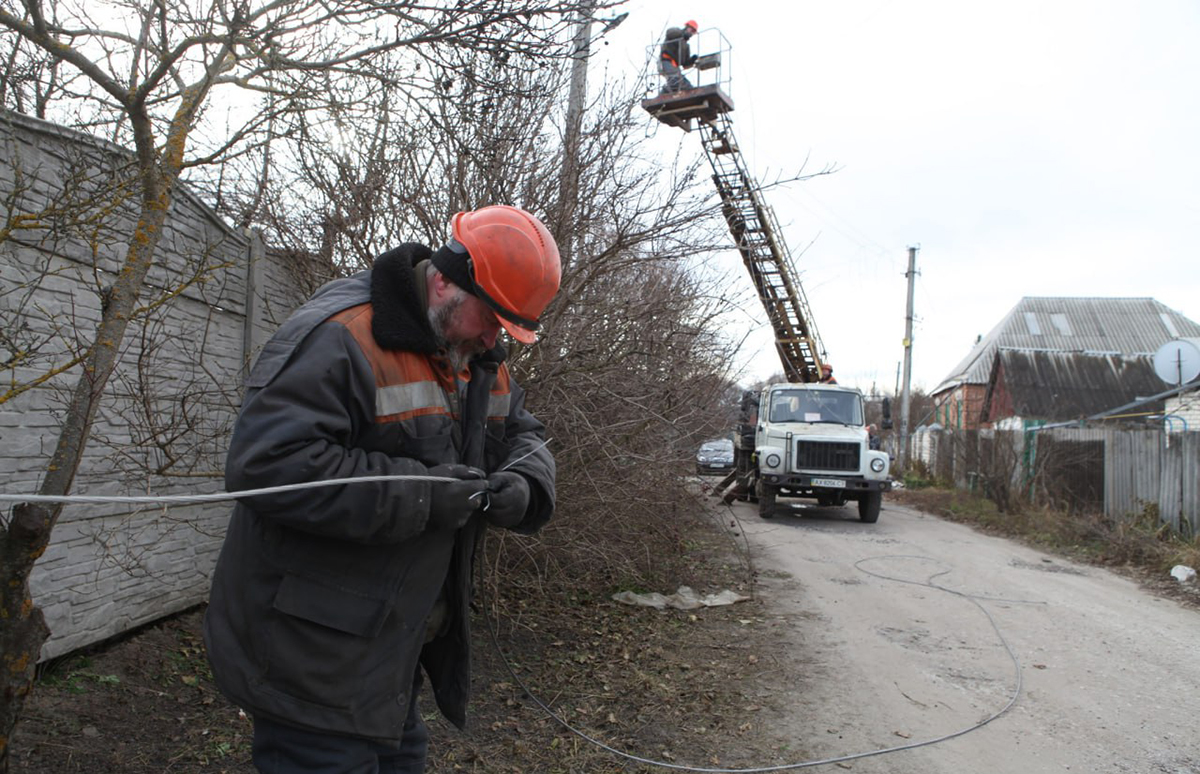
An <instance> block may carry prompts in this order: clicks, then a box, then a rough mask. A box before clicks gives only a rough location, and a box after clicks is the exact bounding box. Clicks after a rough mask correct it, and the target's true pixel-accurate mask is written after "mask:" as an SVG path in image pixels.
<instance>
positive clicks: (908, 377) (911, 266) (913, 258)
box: [899, 246, 921, 470]
mask: <svg viewBox="0 0 1200 774" xmlns="http://www.w3.org/2000/svg"><path fill="white" fill-rule="evenodd" d="M920 249H921V248H920V247H919V246H918V247H909V248H908V271H907V272H905V274H904V276H905V277H907V278H908V308H907V309H906V310H905V314H904V382H903V384H902V386H901V388H900V389H901V392H900V449H899V451H900V470H907V469H908V408H909V406H908V404H909V399H908V393H909V386H910V384H911V383H912V336H913V332H912V329H913V288H914V286H915V285H916V281H917V250H920Z"/></svg>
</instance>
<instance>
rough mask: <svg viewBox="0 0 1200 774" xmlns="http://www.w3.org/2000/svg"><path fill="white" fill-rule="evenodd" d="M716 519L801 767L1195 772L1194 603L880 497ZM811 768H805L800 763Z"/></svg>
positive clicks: (1199, 696)
mask: <svg viewBox="0 0 1200 774" xmlns="http://www.w3.org/2000/svg"><path fill="white" fill-rule="evenodd" d="M733 515H734V517H735V519H736V520H737V521H739V522H740V524H741V528H742V529H743V531H744V532H745V535H746V539H747V541H748V542H749V545H750V550H751V556H752V561H753V563H754V565H755V569H756V570H757V571H758V572H759V574H760V578H761V584H760V586H759V593H760V594H762V595H765V596H766V597H768V598H769V599H770V600H771V603H770V606H769V609H770V610H771V611H772V612H773V613H776V614H777V618H775V619H773V621H774V623H775V624H776V625H778V626H780V627H781V628H783V629H784V630H785V631H786V636H787V637H788V638H789V639H790V641H791V648H790V652H788V653H777V654H772V655H771V656H770V657H768V658H766V659H765V663H764V668H776V667H777V668H779V669H780V674H781V676H782V675H787V674H790V675H797V677H795V678H794V680H792V682H793V683H794V685H793V686H792V690H790V691H785V692H782V693H783V695H785V696H787V697H788V698H787V699H786V701H785V704H786V706H785V708H784V709H785V711H786V715H785V716H786V717H787V718H788V720H787V723H788V725H789V726H790V727H789V728H788V729H781V731H784V733H785V735H786V736H788V737H789V738H794V739H795V740H796V747H795V753H796V755H795V756H794V760H793V759H788V757H787V756H788V754H789V752H791V750H789V749H784V750H783V751H782V753H781V754H782V758H780V757H777V756H774V755H773V756H772V757H771V758H770V760H764V761H763V765H769V764H775V763H779V762H782V761H786V762H788V763H794V762H800V761H802V760H806V759H811V757H812V756H813V755H815V756H816V757H817V758H818V759H827V758H835V757H840V756H845V755H853V754H857V753H863V752H869V751H873V750H879V749H883V748H891V747H898V746H903V745H914V744H919V743H921V742H924V741H926V740H934V739H938V738H940V737H944V736H947V735H950V734H955V733H957V732H960V731H963V730H964V729H970V728H972V727H973V726H975V725H976V724H978V723H981V722H983V721H986V720H987V719H988V718H989V717H992V716H994V715H996V714H997V713H1001V712H1002V711H1003V710H1004V709H1005V707H1006V706H1008V705H1009V704H1010V702H1011V707H1010V708H1009V709H1008V710H1007V711H1006V712H1003V714H1000V716H999V717H996V718H995V719H994V720H992V721H991V722H988V723H986V724H985V725H983V726H982V727H980V728H977V729H975V730H970V731H968V732H967V733H964V734H962V735H960V736H956V737H954V738H951V739H947V740H945V741H940V742H936V743H934V744H929V745H922V746H919V747H916V748H915V749H909V750H904V751H898V752H893V753H887V754H883V755H878V756H871V757H865V758H858V759H853V760H848V761H841V762H836V763H828V764H825V765H822V766H819V767H816V770H820V771H837V770H850V771H858V772H880V773H881V774H882V773H883V772H888V774H964V773H966V772H988V773H994V774H1007V773H1009V772H1011V774H1037V773H1039V772H1054V773H1057V772H1064V771H1075V772H1122V773H1124V772H1129V773H1131V774H1133V773H1136V774H1157V773H1159V772H1166V773H1167V774H1183V773H1185V772H1186V773H1187V774H1200V612H1197V611H1195V610H1192V609H1189V608H1186V607H1183V606H1181V605H1179V604H1178V603H1176V602H1173V601H1170V600H1166V599H1162V598H1159V597H1156V596H1153V595H1151V594H1149V593H1147V592H1143V591H1142V590H1141V589H1139V587H1138V586H1137V585H1136V584H1135V583H1134V582H1132V581H1130V580H1127V579H1125V578H1122V577H1121V576H1119V575H1115V574H1113V573H1112V572H1109V571H1106V570H1103V569H1098V568H1095V567H1090V566H1086V565H1080V564H1075V563H1072V562H1070V561H1067V560H1064V559H1061V558H1058V557H1054V556H1051V555H1048V554H1043V553H1040V552H1038V551H1036V550H1033V549H1030V548H1026V547H1024V546H1022V545H1020V544H1018V543H1015V542H1012V541H1009V540H1006V539H1004V538H998V537H991V536H988V535H985V534H982V533H980V532H976V531H974V530H972V529H970V528H968V527H965V526H962V525H960V524H955V523H952V522H947V521H943V520H941V519H938V518H936V517H934V516H929V515H926V514H923V513H920V512H918V511H915V510H911V509H909V508H905V507H902V506H899V505H896V504H893V503H890V502H885V503H884V511H883V513H882V515H881V516H880V519H879V522H878V523H877V524H873V525H870V524H862V523H860V522H859V521H858V518H857V510H856V509H855V507H854V505H853V504H851V505H849V506H847V507H844V508H817V507H815V506H814V507H806V508H796V509H794V510H793V512H792V513H787V512H784V511H783V510H781V511H780V513H779V514H778V515H777V516H776V517H775V518H773V519H771V520H763V519H761V518H760V517H759V516H758V513H757V508H756V507H755V506H752V505H749V504H744V503H736V504H735V505H734V506H733ZM810 770H811V769H810Z"/></svg>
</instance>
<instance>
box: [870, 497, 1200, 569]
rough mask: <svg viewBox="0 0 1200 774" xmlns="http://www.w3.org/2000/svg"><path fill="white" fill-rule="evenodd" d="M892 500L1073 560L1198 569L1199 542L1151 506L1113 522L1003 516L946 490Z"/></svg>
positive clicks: (1092, 517)
mask: <svg viewBox="0 0 1200 774" xmlns="http://www.w3.org/2000/svg"><path fill="white" fill-rule="evenodd" d="M890 496H891V497H892V498H893V499H895V500H896V501H898V502H901V503H903V504H905V505H910V506H912V507H915V508H919V509H920V510H923V511H926V512H928V513H933V514H937V515H939V516H943V517H945V518H948V519H951V520H953V521H958V522H962V523H966V524H972V525H974V526H977V527H980V528H982V529H985V530H987V531H989V532H993V533H996V534H1001V535H1005V536H1007V537H1013V538H1018V539H1021V540H1024V541H1025V542H1028V543H1030V544H1033V545H1036V546H1037V547H1039V548H1043V549H1046V550H1050V551H1055V552H1058V553H1062V554H1066V555H1068V556H1072V557H1074V558H1077V559H1082V560H1086V561H1092V562H1098V563H1102V564H1106V565H1112V566H1129V567H1134V568H1138V569H1141V570H1145V571H1148V572H1151V573H1155V574H1162V573H1165V572H1167V571H1169V570H1170V568H1171V567H1173V566H1174V565H1177V564H1185V565H1188V566H1190V567H1197V566H1200V565H1198V563H1200V538H1197V537H1185V536H1182V535H1180V534H1178V533H1177V532H1175V531H1174V530H1172V529H1171V527H1170V526H1169V525H1167V524H1163V523H1162V521H1161V519H1160V518H1159V514H1158V508H1157V506H1155V505H1153V504H1150V505H1147V506H1146V507H1144V508H1143V509H1142V510H1141V511H1140V512H1138V513H1134V514H1128V515H1127V516H1125V517H1122V518H1112V517H1108V516H1105V515H1103V514H1097V513H1091V514H1088V513H1084V514H1080V513H1067V512H1066V511H1061V510H1056V509H1053V508H1046V507H1036V506H1032V505H1028V506H1025V507H1023V508H1018V509H1014V510H1012V511H1006V512H1001V511H1000V510H999V508H997V507H996V505H995V504H994V503H992V502H991V501H990V500H987V499H986V498H984V497H982V496H981V495H978V494H973V493H970V492H965V491H961V490H957V489H948V488H945V487H929V488H925V489H919V490H917V491H912V490H909V489H905V490H900V491H897V492H894V493H893V494H892V495H890Z"/></svg>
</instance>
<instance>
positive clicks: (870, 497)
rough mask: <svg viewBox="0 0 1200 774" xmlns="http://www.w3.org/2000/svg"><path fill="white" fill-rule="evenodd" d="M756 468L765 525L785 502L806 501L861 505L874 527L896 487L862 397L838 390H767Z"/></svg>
mask: <svg viewBox="0 0 1200 774" xmlns="http://www.w3.org/2000/svg"><path fill="white" fill-rule="evenodd" d="M751 462H752V465H753V470H752V471H750V475H751V477H752V478H753V480H754V481H755V484H754V493H755V495H756V496H757V497H758V513H759V515H760V516H762V517H763V518H764V519H769V518H771V517H772V516H773V515H774V514H775V508H776V505H777V499H778V498H779V497H806V498H811V499H815V500H816V501H817V503H818V504H820V505H827V506H829V505H844V504H845V503H846V502H847V501H850V500H854V501H857V502H858V518H859V519H860V520H862V521H864V522H867V523H869V524H873V523H875V522H876V521H878V519H879V506H880V502H881V500H882V497H883V493H884V492H886V491H887V490H888V489H890V488H891V481H890V480H889V479H888V462H889V460H888V455H887V453H886V452H882V451H874V450H872V449H871V443H870V436H869V434H868V432H867V428H866V425H865V421H864V415H863V396H862V393H860V392H859V391H858V390H855V389H851V388H848V387H839V386H838V385H836V384H772V385H769V386H767V387H766V388H764V389H763V391H762V392H761V393H760V395H759V399H758V420H757V422H756V423H755V425H754V453H753V456H752V458H751Z"/></svg>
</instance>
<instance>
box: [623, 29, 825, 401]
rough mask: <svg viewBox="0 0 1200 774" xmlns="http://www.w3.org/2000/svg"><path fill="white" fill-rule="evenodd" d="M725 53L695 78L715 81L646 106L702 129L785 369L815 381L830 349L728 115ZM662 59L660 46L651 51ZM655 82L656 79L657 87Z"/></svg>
mask: <svg viewBox="0 0 1200 774" xmlns="http://www.w3.org/2000/svg"><path fill="white" fill-rule="evenodd" d="M720 40H721V42H722V47H721V50H720V51H718V52H715V53H713V54H710V55H708V56H705V57H701V58H700V61H699V62H698V64H697V73H698V74H705V73H709V72H716V73H717V74H716V76H715V78H714V80H715V81H716V82H714V83H709V84H702V85H699V86H693V85H691V84H690V82H688V83H686V85H685V87H684V88H683V89H680V90H677V91H672V90H668V88H667V87H663V88H662V89H659V88H658V86H657V85H655V86H652V87H651V89H650V91H651V94H650V96H648V97H647V98H646V99H643V100H642V107H643V108H644V109H645V110H646V111H647V112H649V113H650V114H651V115H652V116H654V117H655V118H656V119H658V120H659V121H661V122H662V123H664V124H666V125H667V126H673V127H677V128H680V129H683V130H684V131H685V132H690V131H691V130H692V128H693V126H698V127H699V130H700V133H701V135H702V141H703V145H704V152H705V154H706V155H707V156H708V161H709V163H710V164H711V165H712V169H713V182H714V183H715V184H716V186H717V193H719V194H720V196H721V210H722V212H723V214H724V215H725V222H726V223H727V224H728V226H729V232H730V233H731V234H732V235H733V241H734V243H735V244H736V245H737V248H738V252H740V253H741V254H742V262H743V263H745V265H746V270H747V271H748V272H750V279H751V280H752V281H753V283H754V290H755V292H756V293H758V297H759V300H760V301H762V305H763V309H764V310H765V311H766V313H767V319H768V320H769V321H770V323H771V328H772V329H773V331H774V333H775V349H776V350H777V351H778V353H779V359H780V361H781V362H782V363H783V369H784V372H785V373H786V374H787V378H788V380H789V381H792V382H817V381H820V379H821V365H822V361H823V359H824V357H825V348H824V347H823V346H822V345H821V337H820V336H819V335H818V333H817V325H816V322H815V321H814V320H813V316H812V311H811V310H810V309H809V307H808V299H806V298H805V296H804V290H803V288H802V287H801V286H800V281H799V279H798V278H797V277H796V273H795V270H794V269H793V268H792V262H791V254H790V253H789V252H788V249H787V245H786V244H785V243H784V240H783V232H782V230H781V229H780V228H779V222H778V221H777V220H776V219H775V212H774V210H772V209H771V207H770V205H768V204H767V203H766V201H764V200H763V196H762V190H761V188H760V187H759V185H758V183H757V182H755V180H754V177H753V176H752V175H751V174H750V172H749V171H747V168H746V162H745V161H744V160H743V159H742V153H741V150H740V149H739V148H738V144H737V140H735V139H734V136H733V122H732V120H731V119H730V118H729V113H730V112H731V111H732V110H733V101H732V100H730V99H729V96H728V94H726V93H725V92H724V91H723V90H722V88H721V86H722V83H721V76H720V74H719V73H720V67H721V62H722V60H723V59H724V58H727V55H728V50H727V48H728V47H727V44H726V43H724V38H721V39H720ZM651 55H652V57H653V58H652V61H654V60H656V59H657V56H658V54H657V47H655V48H653V49H652V51H651ZM656 83H657V82H656Z"/></svg>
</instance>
